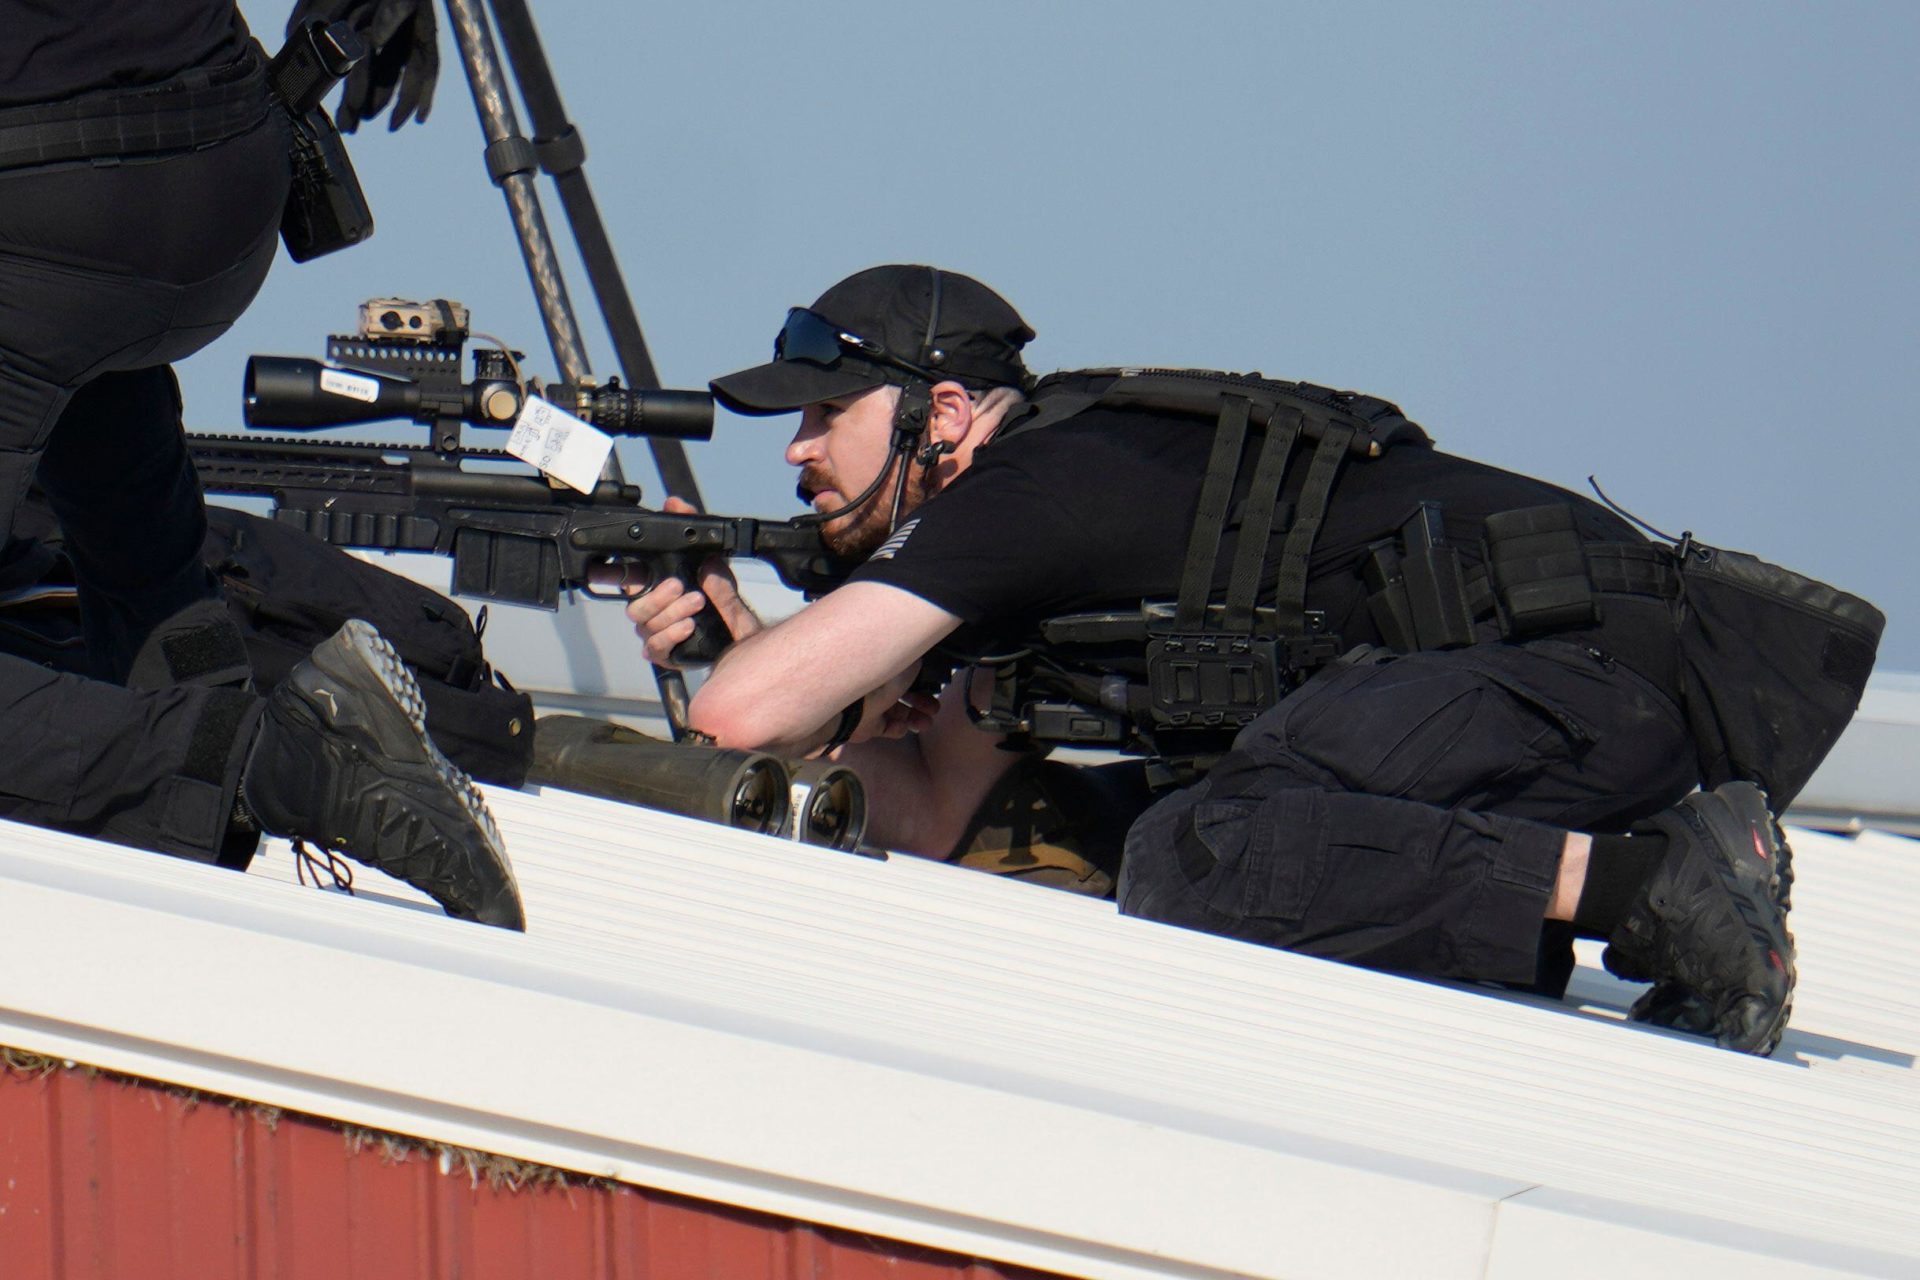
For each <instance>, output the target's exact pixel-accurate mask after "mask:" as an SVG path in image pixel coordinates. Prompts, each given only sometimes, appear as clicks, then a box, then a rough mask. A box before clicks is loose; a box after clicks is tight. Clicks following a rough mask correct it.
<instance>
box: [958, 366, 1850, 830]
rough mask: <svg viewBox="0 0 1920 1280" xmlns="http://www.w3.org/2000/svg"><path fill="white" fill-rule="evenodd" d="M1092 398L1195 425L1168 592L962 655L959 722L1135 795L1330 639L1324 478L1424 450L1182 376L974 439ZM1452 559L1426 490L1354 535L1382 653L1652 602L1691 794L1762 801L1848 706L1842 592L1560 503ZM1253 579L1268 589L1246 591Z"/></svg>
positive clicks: (1819, 751)
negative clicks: (1751, 794)
mask: <svg viewBox="0 0 1920 1280" xmlns="http://www.w3.org/2000/svg"><path fill="white" fill-rule="evenodd" d="M1095 408H1109V409H1137V410H1146V411H1151V412H1153V413H1157V414H1162V415H1168V416H1174V417H1185V418H1190V419H1193V420H1194V422H1195V424H1196V426H1198V427H1200V428H1202V429H1204V428H1205V427H1206V426H1207V425H1208V424H1211V426H1212V429H1213V431H1214V437H1213V446H1212V450H1211V452H1210V454H1209V456H1208V460H1207V470H1206V475H1205V478H1204V479H1203V480H1202V482H1201V490H1200V499H1199V503H1198V506H1197V509H1196V512H1195V515H1194V523H1193V528H1192V532H1191V533H1190V535H1189V537H1188V541H1187V551H1186V558H1185V561H1184V564H1183V566H1182V570H1181V575H1180V586H1179V590H1178V594H1177V596H1176V597H1175V598H1174V599H1173V600H1170V601H1169V600H1147V601H1143V602H1142V603H1141V604H1140V606H1139V607H1138V608H1137V609H1127V610H1119V611H1113V612H1105V613H1079V614H1069V615H1066V616H1063V617H1058V618H1051V619H1048V620H1046V621H1044V622H1042V623H1041V624H1040V626H1039V634H1038V636H1037V637H1035V638H1034V639H1033V641H1032V643H1030V644H1028V645H1026V646H1024V647H1022V648H1021V649H1019V650H1017V651H1016V652H1014V653H1011V654H1006V655H1001V656H996V657H989V658H986V659H975V660H973V661H974V664H975V665H976V666H977V667H979V668H981V669H984V670H986V671H989V672H991V674H992V676H993V682H994V683H993V690H992V698H991V701H990V705H989V707H988V710H987V711H985V712H983V713H978V714H976V716H975V719H976V722H977V723H979V724H980V725H981V726H982V727H983V728H987V729H991V730H994V731H997V732H1000V733H1004V734H1007V735H1009V736H1010V737H1011V739H1012V740H1013V741H1012V745H1015V746H1020V745H1025V744H1029V743H1031V744H1043V745H1045V744H1060V745H1072V746H1091V747H1106V748H1114V749H1120V750H1126V751H1132V752H1137V753H1141V754H1145V755H1148V756H1150V757H1154V760H1153V762H1152V765H1151V767H1150V780H1151V781H1152V782H1153V783H1154V784H1155V785H1156V786H1164V785H1168V784H1179V783H1184V782H1187V781H1190V780H1192V779H1193V778H1194V777H1197V776H1198V775H1199V774H1200V773H1203V772H1204V771H1205V770H1206V768H1208V767H1209V766H1210V764H1211V762H1212V760H1213V759H1214V758H1215V757H1217V756H1218V755H1219V754H1220V753H1221V752H1223V751H1225V750H1226V749H1227V747H1228V746H1229V745H1230V744H1231V742H1232V739H1233V736H1234V735H1235V734H1237V733H1238V732H1239V730H1240V729H1241V728H1242V727H1244V726H1245V725H1246V724H1247V723H1248V722H1249V721H1251V720H1252V719H1253V718H1254V717H1255V716H1257V715H1259V714H1260V713H1261V712H1262V711H1264V710H1266V709H1267V708H1269V707H1271V706H1273V705H1274V704H1276V703H1277V702H1278V701H1279V700H1280V699H1281V698H1282V697H1284V696H1285V695H1286V694H1287V693H1288V692H1290V691H1291V690H1292V689H1293V688H1294V687H1296V686H1297V685H1299V684H1300V683H1301V682H1302V681H1303V680H1305V679H1306V678H1307V677H1308V676H1310V675H1311V674H1312V673H1313V672H1314V671H1316V670H1318V669H1319V668H1320V667H1322V666H1325V665H1326V664H1327V663H1328V662H1330V661H1332V660H1333V659H1334V658H1335V657H1336V656H1338V655H1339V654H1340V653H1341V652H1342V650H1343V648H1344V646H1343V645H1342V643H1341V640H1340V638H1339V637H1338V636H1335V635H1333V634H1331V633H1330V632H1329V631H1328V628H1327V625H1326V620H1325V618H1324V617H1322V616H1320V615H1319V614H1318V613H1317V612H1316V611H1312V610H1309V609H1307V607H1306V587H1307V570H1308V565H1309V559H1310V557H1311V555H1312V552H1313V543H1314V538H1315V535H1316V534H1318V532H1319V530H1320V525H1321V523H1322V521H1323V520H1324V518H1325V516H1326V510H1327V503H1328V500H1329V499H1330V497H1331V495H1332V491H1333V484H1334V479H1335V477H1336V476H1337V474H1338V473H1339V470H1340V468H1341V467H1342V466H1343V465H1345V464H1347V463H1348V462H1349V461H1350V460H1352V461H1356V462H1359V463H1361V464H1364V462H1365V461H1366V460H1367V459H1372V458H1378V457H1380V456H1382V455H1383V454H1384V453H1385V452H1386V451H1387V450H1388V449H1389V448H1393V447H1403V448H1404V447H1417V448H1426V447H1430V446H1431V445H1432V441H1431V439H1430V438H1429V437H1428V436H1427V434H1426V433H1425V432H1424V431H1422V430H1421V429H1420V427H1419V426H1418V425H1417V424H1415V423H1413V422H1411V421H1409V420H1408V419H1407V417H1406V415H1404V414H1403V413H1401V411H1400V410H1399V408H1398V407H1397V406H1395V405H1393V404H1390V403H1388V402H1387V401H1385V400H1380V399H1376V398H1374V397H1372V396H1366V395H1360V394H1358V393H1355V392H1350V391H1333V390H1330V389H1328V388H1326V387H1319V386H1315V385H1313V384H1311V383H1304V382H1279V381H1275V380H1272V379H1268V378H1262V377H1260V376H1259V375H1258V374H1236V373H1219V372H1214V371H1211V370H1200V369H1090V370H1083V371H1079V372H1073V373H1060V374H1054V375H1052V376H1051V377H1048V378H1045V379H1043V380H1042V381H1041V382H1040V383H1039V384H1038V386H1036V387H1035V389H1034V391H1033V394H1032V397H1031V399H1030V402H1029V404H1028V405H1027V406H1026V407H1025V408H1024V410H1023V411H1021V412H1020V413H1019V414H1018V415H1017V416H1015V417H1013V418H1012V419H1010V420H1009V421H1008V423H1007V424H1005V425H1004V426H1003V427H1002V428H1001V429H1000V431H999V432H997V433H996V435H995V440H996V442H997V441H1004V440H1006V439H1009V438H1011V437H1014V436H1018V435H1020V434H1022V433H1024V432H1027V431H1034V430H1040V429H1042V428H1044V427H1047V426H1049V425H1052V424H1054V423H1058V422H1062V421H1065V420H1066V419H1068V418H1071V417H1073V416H1075V415H1077V414H1080V413H1084V412H1086V411H1087V410H1089V409H1095ZM1250 433H1259V436H1260V440H1259V445H1258V447H1257V449H1255V450H1252V451H1251V452H1252V453H1253V457H1254V463H1253V473H1252V476H1251V479H1250V483H1249V484H1248V486H1247V489H1246V499H1245V504H1244V508H1243V512H1242V515H1241V525H1240V530H1241V531H1240V538H1239V543H1238V548H1237V550H1236V552H1235V555H1234V559H1233V563H1232V565H1231V566H1230V569H1229V572H1228V586H1227V589H1226V594H1225V596H1224V598H1217V593H1216V592H1215V591H1214V590H1213V583H1214V580H1215V579H1216V577H1217V576H1218V575H1217V574H1216V572H1215V570H1216V567H1217V564H1216V561H1217V559H1218V555H1219V550H1220V535H1221V532H1222V530H1223V529H1224V528H1225V526H1226V522H1227V517H1228V511H1229V506H1230V504H1231V502H1232V498H1233V494H1234V492H1235V488H1236V482H1237V480H1238V477H1239V473H1240V469H1241V467H1242V465H1243V464H1242V458H1243V455H1244V454H1246V453H1247V452H1249V450H1248V449H1247V447H1246V446H1247V443H1248V439H1249V434H1250ZM1302 465H1304V466H1305V467H1306V468H1307V470H1306V475H1305V479H1304V480H1303V482H1302V483H1301V485H1300V487H1299V490H1298V496H1297V498H1296V501H1295V504H1294V509H1293V512H1292V516H1291V520H1290V521H1289V522H1287V523H1285V524H1284V526H1283V527H1284V534H1285V536H1284V540H1283V541H1282V543H1281V547H1280V550H1279V552H1278V554H1277V556H1274V557H1270V555H1269V544H1270V538H1271V535H1272V534H1273V532H1274V530H1275V525H1276V515H1277V513H1278V510H1279V498H1280V493H1281V488H1282V485H1283V484H1285V483H1286V481H1287V478H1288V475H1289V472H1290V469H1291V468H1293V467H1295V466H1302ZM1609 505H1611V504H1610V503H1609ZM1616 510H1617V508H1616ZM1622 514H1623V515H1624V514H1625V513H1624V512H1623V513H1622ZM1628 518H1629V519H1631V518H1632V517H1630V516H1629V517H1628ZM1657 536H1660V537H1663V538H1664V537H1665V535H1657ZM1460 551H1461V548H1460V547H1459V546H1456V545H1453V544H1450V543H1449V541H1448V539H1447V535H1446V525H1445V521H1444V518H1443V513H1442V512H1441V510H1440V508H1439V506H1438V505H1437V504H1434V503H1421V504H1419V505H1418V506H1417V507H1416V509H1415V510H1414V512H1413V513H1412V515H1411V516H1410V517H1409V518H1408V519H1407V520H1406V521H1405V523H1404V524H1402V526H1401V527H1400V530H1399V532H1398V534H1397V535H1396V536H1394V537H1391V538H1387V539H1383V540H1381V541H1379V542H1377V543H1375V544H1374V545H1373V546H1371V547H1369V548H1368V549H1367V553H1366V557H1365V559H1364V561H1363V562H1362V564H1361V566H1360V572H1361V577H1362V579H1363V580H1364V581H1365V583H1366V586H1367V590H1368V598H1367V604H1368V610H1369V612H1370V614H1371V615H1372V618H1373V621H1374V623H1375V625H1376V627H1377V628H1378V630H1379V632H1380V634H1381V636H1382V638H1383V639H1385V641H1386V642H1387V644H1388V646H1389V647H1390V648H1393V649H1396V650H1399V651H1402V652H1413V651H1417V650H1434V649H1449V648H1456V647H1459V646H1463V645H1467V644H1472V643H1475V641H1476V639H1477V638H1479V637H1482V636H1485V637H1487V638H1489V639H1491V638H1494V637H1497V638H1499V639H1502V640H1509V641H1525V640H1529V639H1532V638H1534V637H1537V636H1542V635H1547V634H1551V633H1553V632H1555V631H1564V630H1567V629H1577V628H1583V627H1592V626H1597V625H1599V623H1600V622H1601V621H1602V611H1601V606H1600V597H1601V596H1604V595H1629V596H1641V597H1651V598H1654V599H1658V600H1662V601H1666V602H1668V603H1669V606H1670V614H1671V617H1672V622H1673V627H1674V635H1675V640H1676V644H1677V650H1678V654H1679V658H1680V666H1681V676H1680V678H1681V688H1680V690H1679V691H1678V693H1679V697H1680V701H1681V704H1682V710H1683V711H1684V713H1685V716H1686V719H1687V725H1688V730H1689V733H1690V735H1691V736H1692V738H1693V740H1694V744H1695V748H1696V751H1697V753H1698V756H1699V768H1700V777H1701V780H1702V783H1703V785H1705V786H1709V787H1712V786H1718V785H1719V784H1720V783H1722V782H1726V781H1729V780H1731V779H1735V778H1741V779H1746V780H1748V781H1752V782H1756V783H1758V784H1759V785H1761V786H1762V787H1763V788H1765V789H1766V790H1767V792H1768V793H1769V796H1770V797H1771V802H1772V804H1773V806H1774V809H1775V812H1779V811H1781V810H1784V809H1785V808H1786V806H1787V804H1789V803H1790V802H1791V801H1792V799H1793V797H1794V796H1795V795H1797V794H1798V793H1799V791H1800V789H1801V788H1802V787H1803V786H1804V785H1805V784H1806V782H1807V780H1808V779H1809V778H1810V777H1811V776H1812V774H1813V772H1814V770H1815V769H1816V768H1817V767H1818V766H1819V764H1820V762H1821V760H1822V759H1824V758H1825V756H1826V754H1827V752H1828V751H1829V750H1830V749H1831V748H1832V746H1833V744H1834V743H1835V742H1836V741H1837V740H1838V739H1839V736H1840V734H1841V732H1842V731H1843V730H1844V729H1845V727H1846V725H1847V722H1848V721H1849V720H1850V719H1851V717H1852V714H1853V711H1854V709H1855V708H1856V707H1857V706H1858V705H1859V702H1860V697H1861V694H1862V693H1863V691H1864V689H1865V686H1866V682H1867V677H1868V675H1869V674H1870V673H1871V671H1872V669H1873V662H1874V655H1875V651H1876V649H1877V648H1878V645H1879V640H1880V635H1881V632H1882V630H1883V628H1884V627H1885V624H1886V620H1885V617H1884V616H1883V615H1882V614H1881V613H1880V611H1879V610H1878V609H1876V608H1874V606H1873V605H1872V604H1870V603H1868V602H1867V601H1865V600H1862V599H1860V598H1859V597H1857V596H1853V595H1849V594H1848V593H1846V592H1844V591H1841V590H1839V589H1838V588H1835V587H1832V586H1829V585H1828V584H1826V583H1824V582H1819V581H1816V580H1814V579H1811V578H1807V577H1805V576H1803V575H1801V574H1798V573H1795V572H1793V571H1792V570H1789V569H1783V568H1781V567H1780V566H1778V565H1774V564H1769V563H1768V562H1766V561H1764V560H1760V559H1758V558H1756V557H1754V556H1750V555H1746V554H1744V553H1742V552H1737V551H1726V550H1721V549H1718V548H1715V547H1709V546H1705V545H1703V544H1701V543H1698V542H1696V541H1694V539H1693V535H1692V534H1691V533H1683V534H1682V535H1681V537H1680V538H1679V539H1678V540H1671V541H1669V542H1667V543H1664V544H1663V543H1660V542H1652V543H1649V542H1588V541H1585V540H1584V539H1583V538H1582V537H1581V535H1580V533H1579V531H1578V529H1577V528H1576V524H1575V520H1574V514H1573V509H1572V508H1571V507H1570V506H1568V505H1566V504H1565V503H1550V504H1546V505H1543V506H1537V507H1527V508H1522V509H1518V510H1513V511H1503V512H1498V513H1496V514H1494V515H1491V516H1489V517H1487V519H1486V521H1485V529H1484V533H1483V535H1482V537H1481V538H1480V539H1479V544H1478V546H1477V548H1476V551H1477V555H1476V556H1475V559H1477V560H1478V564H1477V565H1474V566H1472V567H1469V566H1468V565H1467V564H1466V562H1465V561H1464V560H1463V558H1462V556H1461V555H1460ZM1276 560H1277V563H1274V562H1273V561H1276ZM1269 580H1271V581H1272V583H1273V586H1274V590H1273V603H1272V604H1271V605H1257V604H1256V600H1257V597H1258V595H1259V592H1260V588H1261V586H1262V584H1263V583H1264V582H1266V581H1269ZM1483 624H1484V625H1483Z"/></svg>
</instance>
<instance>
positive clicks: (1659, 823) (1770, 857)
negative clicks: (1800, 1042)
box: [1602, 782, 1794, 1054]
mask: <svg viewBox="0 0 1920 1280" xmlns="http://www.w3.org/2000/svg"><path fill="white" fill-rule="evenodd" d="M1651 822H1652V824H1653V825H1654V826H1655V827H1657V828H1658V829H1659V830H1660V831H1661V832H1662V833H1663V834H1664V835H1665V836H1666V837H1667V856H1666V858H1665V860H1664V861H1663V862H1662V863H1661V864H1660V865H1659V866H1658V867H1656V868H1655V869H1654V872H1653V874H1652V875H1650V876H1649V877H1648V878H1647V883H1646V885H1645V886H1644V887H1643V888H1642V889H1641V891H1640V896H1639V898H1638V899H1637V900H1636V901H1635V902H1634V904H1633V905H1632V906H1631V907H1629V908H1628V910H1627V914H1626V918H1625V919H1623V920H1622V921H1621V923H1620V926H1619V927H1618V928H1617V929H1615V930H1614V932H1613V936H1612V938H1611V939H1610V945H1609V946H1608V947H1607V950H1606V954H1605V955H1604V956H1603V957H1602V959H1603V961H1604V963H1605V964H1606V966H1607V968H1608V969H1609V970H1610V971H1611V972H1613V973H1615V974H1617V975H1618V976H1620V977H1622V978H1626V979H1628V980H1629V981H1635V982H1653V983H1655V984H1656V985H1655V986H1654V988H1653V989H1652V990H1651V991H1649V992H1647V994H1646V995H1644V996H1643V997H1641V999H1640V1000H1639V1001H1637V1002H1636V1003H1635V1004H1634V1006H1633V1010H1632V1013H1631V1014H1630V1015H1629V1016H1631V1017H1632V1018H1633V1019H1634V1020H1635V1021H1638V1022H1650V1023H1654V1024H1656V1025H1660V1026H1668V1027H1675V1028H1677V1029H1680V1030H1684V1031H1691V1032H1694V1033H1696V1034H1699V1035H1709V1036H1712V1037H1713V1038H1714V1039H1715V1040H1717V1041H1719V1043H1720V1044H1721V1045H1722V1046H1724V1047H1726V1048H1729V1049H1738V1050H1740V1051H1741V1052H1743V1053H1758V1054H1769V1053H1772V1052H1773V1050H1774V1049H1775V1048H1776V1047H1777V1046H1778V1045H1779V1043H1780V1036H1781V1033H1782V1032H1783V1031H1784V1030H1785V1029H1786V1024H1787V1015H1788V1013H1789V1011H1790V1010H1791V1008H1792V996H1793V982H1794V968H1793V936H1792V935H1791V934H1790V933H1788V932H1787V921H1786V912H1785V910H1784V909H1783V908H1782V905H1781V901H1782V897H1783V889H1782V885H1783V883H1784V878H1783V873H1784V872H1785V871H1786V867H1785V866H1784V865H1783V864H1784V863H1785V861H1786V859H1787V857H1788V856H1789V855H1788V854H1787V851H1786V845H1785V842H1784V841H1781V840H1779V839H1778V838H1777V833H1778V831H1779V828H1778V827H1777V826H1776V825H1775V824H1774V821H1773V815H1772V814H1771V813H1769V812H1768V811H1767V799H1766V794H1765V793H1764V792H1762V791H1761V790H1760V789H1759V788H1758V787H1756V786H1754V785H1753V784H1752V783H1750V782H1730V783H1728V784H1726V785H1725V786H1722V787H1717V788H1715V789H1714V790H1712V791H1709V792H1698V793H1695V794H1694V795H1690V796H1688V797H1687V798H1686V799H1684V800H1682V801H1681V802H1680V803H1679V804H1678V805H1675V806H1674V807H1673V808H1671V809H1668V810H1667V811H1666V812H1664V813H1660V814H1656V815H1655V816H1654V817H1653V818H1652V819H1651Z"/></svg>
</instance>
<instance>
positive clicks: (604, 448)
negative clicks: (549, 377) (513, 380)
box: [507, 396, 613, 493]
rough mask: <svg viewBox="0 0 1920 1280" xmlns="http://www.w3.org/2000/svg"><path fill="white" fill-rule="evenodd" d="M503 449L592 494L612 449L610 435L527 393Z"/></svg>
mask: <svg viewBox="0 0 1920 1280" xmlns="http://www.w3.org/2000/svg"><path fill="white" fill-rule="evenodd" d="M507 452H508V453H510V454H512V455H513V456H514V457H516V458H518V459H520V460H521V461H522V462H530V463H532V464H533V465H534V466H536V467H538V468H540V470H541V471H542V472H543V473H545V474H547V475H550V476H552V477H553V478H554V479H555V480H558V481H559V482H560V483H561V484H564V485H566V486H568V487H569V488H572V489H578V490H579V491H580V492H582V493H592V492H593V486H594V484H595V483H596V482H597V481H598V480H599V479H600V473H601V472H602V471H603V470H605V469H606V465H607V455H608V454H609V453H611V452H613V437H612V436H610V435H608V434H607V433H606V432H604V431H602V430H600V429H599V428H598V427H596V426H594V425H593V424H592V423H590V422H583V421H581V420H580V419H579V418H576V417H574V416H573V415H572V414H570V413H568V412H567V411H566V410H565V409H562V408H560V407H558V406H557V405H552V404H549V403H547V402H546V401H545V400H542V399H541V398H540V397H539V396H528V397H527V402H526V404H525V405H523V406H521V409H520V416H519V417H517V418H515V419H514V420H513V434H512V435H510V436H508V437H507Z"/></svg>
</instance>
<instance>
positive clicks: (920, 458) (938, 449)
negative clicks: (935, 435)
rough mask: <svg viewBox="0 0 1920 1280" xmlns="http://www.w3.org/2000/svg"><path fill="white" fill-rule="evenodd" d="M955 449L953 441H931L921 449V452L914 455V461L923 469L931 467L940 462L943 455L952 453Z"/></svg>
mask: <svg viewBox="0 0 1920 1280" xmlns="http://www.w3.org/2000/svg"><path fill="white" fill-rule="evenodd" d="M953 448H954V445H953V441H951V440H929V441H928V442H927V443H926V444H924V445H922V446H921V447H920V452H919V453H917V454H915V455H914V459H913V460H914V461H915V462H918V463H919V464H920V465H921V467H923V468H925V467H930V466H932V465H933V464H934V463H936V462H938V461H940V458H941V456H942V455H943V454H948V453H952V452H953Z"/></svg>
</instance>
